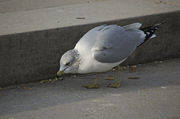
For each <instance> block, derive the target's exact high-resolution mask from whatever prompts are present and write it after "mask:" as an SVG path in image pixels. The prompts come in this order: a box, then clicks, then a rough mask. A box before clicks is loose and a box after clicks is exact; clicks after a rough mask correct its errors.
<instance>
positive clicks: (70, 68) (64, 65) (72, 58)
mask: <svg viewBox="0 0 180 119" xmlns="http://www.w3.org/2000/svg"><path fill="white" fill-rule="evenodd" d="M78 68H79V54H78V52H77V51H76V50H74V49H73V50H69V51H67V52H65V53H64V54H63V55H62V57H61V60H60V69H59V71H58V72H57V76H60V75H62V73H76V72H77V70H78Z"/></svg>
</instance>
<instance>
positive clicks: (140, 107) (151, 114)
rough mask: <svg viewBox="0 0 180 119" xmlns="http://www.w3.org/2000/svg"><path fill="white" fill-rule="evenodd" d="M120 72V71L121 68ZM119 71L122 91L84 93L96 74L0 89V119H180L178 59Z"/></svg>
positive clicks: (102, 83) (104, 87)
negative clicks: (85, 86)
mask: <svg viewBox="0 0 180 119" xmlns="http://www.w3.org/2000/svg"><path fill="white" fill-rule="evenodd" d="M124 69H125V68H124ZM131 71H132V72H129V69H128V68H127V69H125V70H122V71H121V87H119V88H117V89H114V88H108V87H107V85H108V84H109V83H113V82H115V80H104V78H105V77H107V76H109V75H114V74H116V72H115V73H114V72H113V71H110V72H107V73H103V74H102V75H101V80H99V86H100V88H99V89H85V88H83V87H82V85H87V84H90V83H93V81H94V78H95V75H94V74H87V75H79V76H76V75H73V76H70V77H69V76H68V77H65V78H64V80H62V81H61V80H57V81H52V80H48V79H47V80H46V81H41V82H36V83H30V84H21V85H14V86H10V87H6V88H1V90H0V119H180V78H179V77H180V59H173V60H168V61H163V62H161V61H160V62H154V63H150V64H143V65H137V66H136V69H135V70H131Z"/></svg>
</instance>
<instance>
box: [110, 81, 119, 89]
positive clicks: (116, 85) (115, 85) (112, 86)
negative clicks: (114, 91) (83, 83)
mask: <svg viewBox="0 0 180 119" xmlns="http://www.w3.org/2000/svg"><path fill="white" fill-rule="evenodd" d="M108 87H110V88H118V87H120V82H117V83H114V84H109V85H108Z"/></svg>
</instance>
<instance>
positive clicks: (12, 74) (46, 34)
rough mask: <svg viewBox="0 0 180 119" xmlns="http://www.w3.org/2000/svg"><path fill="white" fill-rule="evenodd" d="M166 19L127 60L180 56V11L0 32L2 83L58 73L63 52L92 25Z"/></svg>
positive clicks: (137, 62)
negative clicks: (76, 24)
mask: <svg viewBox="0 0 180 119" xmlns="http://www.w3.org/2000/svg"><path fill="white" fill-rule="evenodd" d="M163 20H166V24H165V25H163V26H162V27H161V28H160V30H159V31H158V32H157V37H156V38H154V39H152V40H150V41H149V42H146V43H145V44H144V45H143V46H142V47H140V48H138V49H137V50H136V52H134V53H133V54H132V55H131V56H130V57H129V58H128V59H127V60H126V61H125V62H124V63H123V64H124V65H131V64H139V63H146V62H152V61H155V60H164V59H168V58H175V57H180V42H179V38H180V34H179V31H180V22H179V21H180V11H175V12H169V13H162V14H154V15H149V16H141V17H135V18H127V19H119V20H113V21H107V22H100V23H92V24H85V25H78V26H72V27H64V28H56V29H48V30H42V31H33V32H26V33H17V34H10V35H2V36H0V74H1V75H0V86H8V85H12V84H17V83H27V82H32V81H38V80H42V79H47V78H52V77H54V76H55V73H56V71H57V70H58V67H59V59H60V57H61V55H62V54H63V53H64V52H65V51H66V50H68V49H72V48H73V47H74V45H75V44H76V42H77V41H78V40H79V39H80V38H81V37H82V36H83V34H85V33H86V32H87V31H88V30H90V29H91V28H93V27H95V26H97V25H101V24H119V25H126V24H129V23H133V22H141V23H143V25H144V26H148V25H152V24H155V23H157V22H161V21H163Z"/></svg>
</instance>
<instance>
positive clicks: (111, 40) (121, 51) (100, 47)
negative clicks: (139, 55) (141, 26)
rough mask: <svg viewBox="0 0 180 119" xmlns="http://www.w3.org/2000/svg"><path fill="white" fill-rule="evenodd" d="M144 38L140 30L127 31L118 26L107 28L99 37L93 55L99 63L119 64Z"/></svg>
mask: <svg viewBox="0 0 180 119" xmlns="http://www.w3.org/2000/svg"><path fill="white" fill-rule="evenodd" d="M144 38H145V35H144V33H143V32H142V31H140V30H138V29H125V28H123V27H120V26H117V25H110V26H106V27H104V28H103V29H102V32H100V33H99V34H98V35H97V40H96V42H95V44H94V46H93V48H92V53H93V56H94V58H95V59H96V60H97V61H99V62H103V63H115V62H119V61H121V60H123V59H125V58H127V57H128V56H129V55H130V54H131V53H132V52H133V51H134V50H135V49H136V47H137V46H138V45H139V44H141V43H142V42H143V41H144Z"/></svg>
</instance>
